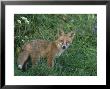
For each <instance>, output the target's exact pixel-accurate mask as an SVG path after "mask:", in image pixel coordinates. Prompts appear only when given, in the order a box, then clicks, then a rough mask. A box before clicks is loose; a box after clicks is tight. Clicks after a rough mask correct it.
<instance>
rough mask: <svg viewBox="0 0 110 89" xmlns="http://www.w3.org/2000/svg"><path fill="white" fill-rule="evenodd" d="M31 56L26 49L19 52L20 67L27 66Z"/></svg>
mask: <svg viewBox="0 0 110 89" xmlns="http://www.w3.org/2000/svg"><path fill="white" fill-rule="evenodd" d="M28 57H29V53H28V52H26V51H23V52H21V53H20V54H19V57H18V60H17V64H18V68H19V69H23V67H24V66H25V63H26V61H27V60H28Z"/></svg>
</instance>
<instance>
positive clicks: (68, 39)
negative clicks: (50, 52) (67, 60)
mask: <svg viewBox="0 0 110 89" xmlns="http://www.w3.org/2000/svg"><path fill="white" fill-rule="evenodd" d="M74 35H75V33H74V32H73V31H71V32H69V33H67V34H65V33H64V31H62V30H61V31H60V32H59V35H58V39H57V45H58V47H59V48H61V49H67V48H68V47H69V45H70V44H71V43H72V41H73V38H74Z"/></svg>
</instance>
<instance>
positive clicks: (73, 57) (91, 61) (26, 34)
mask: <svg viewBox="0 0 110 89" xmlns="http://www.w3.org/2000/svg"><path fill="white" fill-rule="evenodd" d="M22 16H23V17H26V18H27V20H28V21H29V23H26V22H25V21H24V20H23V19H22V18H21V17H22ZM18 20H20V21H21V23H20V22H19V21H18ZM61 29H63V30H64V31H65V32H69V31H71V30H74V31H75V32H76V35H75V38H74V41H73V43H72V44H71V46H70V47H69V48H68V49H67V50H66V51H65V52H64V53H63V54H62V55H61V56H60V57H59V58H56V61H55V66H54V67H53V68H48V66H47V63H46V60H43V59H42V60H40V61H39V63H38V65H36V66H35V67H34V68H31V67H30V68H29V69H28V70H27V71H25V72H23V71H21V70H18V68H17V64H16V61H17V57H18V55H19V53H20V49H21V47H22V45H23V44H24V43H25V42H29V41H30V40H33V39H44V40H49V41H53V40H55V39H56V38H57V33H58V30H61ZM14 45H15V46H14V49H15V50H14V54H15V55H14V58H15V65H14V73H15V76H49V75H52V76H96V75H97V15H95V14H15V15H14Z"/></svg>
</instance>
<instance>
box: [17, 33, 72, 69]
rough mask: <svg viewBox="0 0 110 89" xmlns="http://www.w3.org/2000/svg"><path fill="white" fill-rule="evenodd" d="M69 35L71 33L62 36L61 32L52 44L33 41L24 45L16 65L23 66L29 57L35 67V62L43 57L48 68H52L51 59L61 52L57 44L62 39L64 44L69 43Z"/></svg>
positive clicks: (70, 40) (44, 41)
mask: <svg viewBox="0 0 110 89" xmlns="http://www.w3.org/2000/svg"><path fill="white" fill-rule="evenodd" d="M70 35H71V33H68V34H64V32H62V33H61V34H60V36H59V37H58V39H57V40H56V41H53V42H49V41H46V40H33V41H31V42H29V43H26V44H24V46H23V47H22V52H21V53H20V54H19V57H18V65H21V66H23V65H24V63H25V62H26V60H27V59H28V57H29V56H30V57H31V59H32V65H35V63H36V61H38V59H40V57H44V58H46V59H47V63H48V66H49V67H52V66H53V65H54V64H53V61H54V60H53V59H54V58H55V56H56V54H57V53H59V52H60V51H61V50H62V49H61V48H60V47H59V46H58V44H59V43H60V42H61V40H62V39H63V40H64V42H65V41H68V42H69V43H71V42H72V39H73V38H72V37H73V36H72V37H70Z"/></svg>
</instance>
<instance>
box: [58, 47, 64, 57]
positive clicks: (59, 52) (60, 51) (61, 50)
mask: <svg viewBox="0 0 110 89" xmlns="http://www.w3.org/2000/svg"><path fill="white" fill-rule="evenodd" d="M63 52H64V50H63V49H60V50H59V51H58V52H57V53H56V57H59V56H60V55H61V54H62V53H63Z"/></svg>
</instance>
